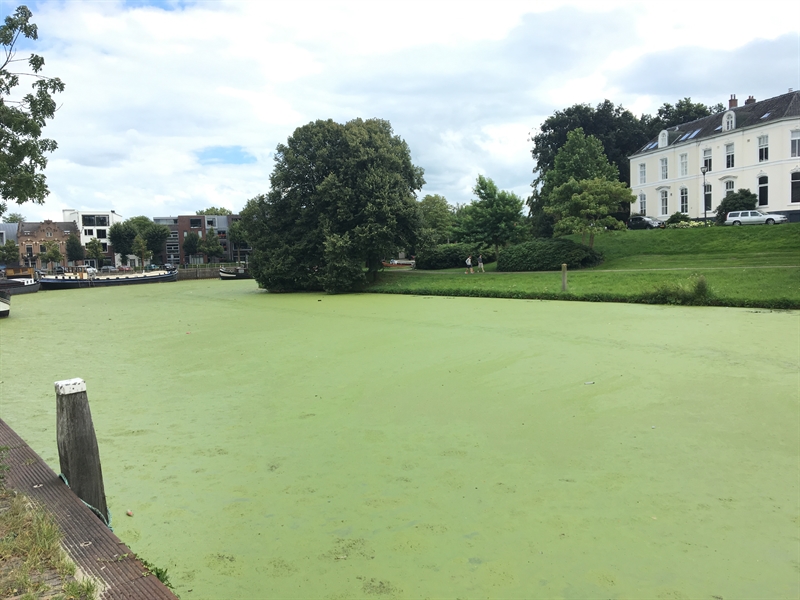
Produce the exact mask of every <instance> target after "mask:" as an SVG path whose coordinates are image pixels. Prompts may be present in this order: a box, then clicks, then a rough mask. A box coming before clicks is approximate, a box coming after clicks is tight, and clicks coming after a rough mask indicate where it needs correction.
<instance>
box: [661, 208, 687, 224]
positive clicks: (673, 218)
mask: <svg viewBox="0 0 800 600" xmlns="http://www.w3.org/2000/svg"><path fill="white" fill-rule="evenodd" d="M689 221H691V219H690V218H689V215H687V214H684V213H682V212H680V211H678V212H674V213H672V214H671V215H670V217H669V219H667V225H675V224H677V223H688V222H689Z"/></svg>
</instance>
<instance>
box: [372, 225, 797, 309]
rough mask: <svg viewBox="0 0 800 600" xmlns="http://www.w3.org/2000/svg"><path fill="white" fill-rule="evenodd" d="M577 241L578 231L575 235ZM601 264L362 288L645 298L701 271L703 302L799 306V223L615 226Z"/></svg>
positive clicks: (599, 241) (393, 280) (432, 276)
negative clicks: (565, 277)
mask: <svg viewBox="0 0 800 600" xmlns="http://www.w3.org/2000/svg"><path fill="white" fill-rule="evenodd" d="M574 239H575V241H578V242H579V241H580V237H579V236H578V237H576V238H574ZM595 248H596V249H598V250H599V251H601V252H602V253H603V255H604V257H605V260H604V262H603V264H601V265H599V266H597V267H594V268H591V269H584V270H580V271H571V272H570V273H569V289H568V292H569V293H568V295H563V294H562V293H561V273H560V272H539V273H500V272H497V271H496V264H495V263H492V264H489V265H486V271H487V272H486V273H485V274H483V273H480V274H475V275H469V276H465V275H464V269H463V268H457V269H445V270H441V271H412V270H410V269H408V270H397V271H395V270H385V271H383V272H382V273H380V274H379V279H378V282H377V283H375V284H372V285H370V286H369V288H368V291H370V292H376V293H397V294H422V295H450V296H490V297H512V298H513V297H516V298H544V299H555V298H559V297H561V298H564V299H573V300H576V299H577V300H605V301H616V302H647V300H646V299H643V298H642V297H641V296H646V295H648V294H652V293H653V291H654V290H657V289H659V288H675V287H683V288H689V287H691V285H692V283H693V282H694V281H696V280H697V278H698V277H699V276H700V275H702V276H703V277H704V278H705V279H706V281H707V282H708V285H709V287H710V289H711V298H710V299H709V300H708V303H709V304H712V305H722V306H750V307H771V308H800V223H797V224H794V223H793V224H788V225H781V226H774V227H766V226H765V227H712V228H695V229H664V230H652V231H649V230H639V231H615V232H609V233H607V234H604V235H600V236H597V238H596V239H595Z"/></svg>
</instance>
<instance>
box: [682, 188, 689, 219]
mask: <svg viewBox="0 0 800 600" xmlns="http://www.w3.org/2000/svg"><path fill="white" fill-rule="evenodd" d="M680 196H681V212H682V213H683V214H688V213H689V189H688V188H685V187H682V188H681V190H680Z"/></svg>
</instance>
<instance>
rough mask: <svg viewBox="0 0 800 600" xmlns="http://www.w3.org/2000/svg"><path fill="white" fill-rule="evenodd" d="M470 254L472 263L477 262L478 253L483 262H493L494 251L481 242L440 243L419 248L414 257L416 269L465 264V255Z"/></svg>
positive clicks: (462, 265)
mask: <svg viewBox="0 0 800 600" xmlns="http://www.w3.org/2000/svg"><path fill="white" fill-rule="evenodd" d="M470 254H471V255H472V265H473V266H475V265H477V264H478V255H479V254H483V262H484V263H490V262H493V261H494V260H495V259H496V257H495V255H494V252H493V251H492V250H491V249H490V248H488V247H486V246H483V245H481V244H469V243H464V244H440V245H438V246H434V247H433V248H430V249H428V250H420V252H419V254H417V258H416V267H417V269H425V270H435V269H452V268H454V267H464V266H466V261H467V257H468V256H469V255H470Z"/></svg>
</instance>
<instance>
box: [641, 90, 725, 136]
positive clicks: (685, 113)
mask: <svg viewBox="0 0 800 600" xmlns="http://www.w3.org/2000/svg"><path fill="white" fill-rule="evenodd" d="M724 110H725V107H724V105H722V104H716V105H714V106H712V107H708V106H706V105H705V104H703V103H701V102H692V99H691V98H683V99H682V100H678V101H677V102H676V103H675V106H673V105H672V104H669V103H667V102H665V103H664V104H662V105H661V108H659V109H658V113H657V114H656V118H655V119H654V120H653V122H652V126H651V133H652V134H653V135H651V137H653V136H654V135H655V134H656V133H658V131H661V130H662V129H667V128H669V127H674V126H675V125H682V124H683V123H688V122H690V121H695V120H697V119H702V118H703V117H707V116H708V115H711V114H714V113H718V112H722V111H724Z"/></svg>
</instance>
